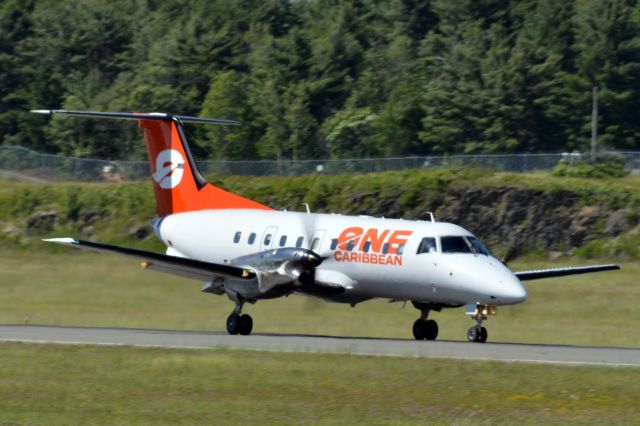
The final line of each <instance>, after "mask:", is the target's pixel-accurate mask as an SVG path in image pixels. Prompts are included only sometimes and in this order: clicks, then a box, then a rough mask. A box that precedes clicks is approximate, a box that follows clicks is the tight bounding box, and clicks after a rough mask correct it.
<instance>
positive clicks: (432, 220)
mask: <svg viewBox="0 0 640 426" xmlns="http://www.w3.org/2000/svg"><path fill="white" fill-rule="evenodd" d="M427 214H428V215H429V218H430V219H431V222H432V223H436V218H435V216H433V212H427Z"/></svg>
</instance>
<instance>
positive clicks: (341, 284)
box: [33, 110, 619, 342]
mask: <svg viewBox="0 0 640 426" xmlns="http://www.w3.org/2000/svg"><path fill="white" fill-rule="evenodd" d="M33 112H37V113H43V114H64V115H72V116H81V117H93V118H112V119H125V120H134V121H137V123H138V125H139V126H140V127H141V128H142V129H143V130H144V138H145V142H146V145H147V153H148V157H149V163H150V166H151V176H152V178H153V187H154V190H155V197H156V203H157V213H158V218H156V219H154V220H153V221H152V226H153V229H154V231H155V234H156V235H157V236H158V238H159V239H160V240H161V241H162V242H163V243H164V244H165V246H166V247H167V250H166V254H160V253H154V252H149V251H143V250H136V249H132V248H126V247H118V246H114V245H109V244H101V243H96V242H90V241H82V240H77V239H73V238H53V239H47V240H45V241H49V242H53V243H58V244H63V245H67V246H70V247H76V248H80V249H86V250H91V251H95V252H101V253H117V254H120V255H124V256H130V257H133V258H137V259H139V260H140V261H142V263H141V265H142V267H143V268H145V269H152V270H156V271H160V272H166V273H170V274H175V275H179V276H182V277H187V278H193V279H197V280H201V281H204V282H205V283H204V286H203V287H202V291H203V292H206V293H213V294H218V295H223V294H226V295H227V296H228V297H229V299H231V300H232V301H233V302H235V309H234V310H233V312H232V313H231V315H229V317H228V319H227V324H226V325H227V331H228V332H229V333H230V334H242V335H248V334H250V333H251V330H252V328H253V320H252V318H251V317H250V316H249V315H247V314H242V308H243V306H244V304H245V303H246V302H249V303H255V302H256V301H258V300H263V299H272V298H277V297H282V296H287V295H289V294H292V293H297V294H303V295H308V296H314V297H319V298H322V299H324V300H327V301H330V302H338V303H348V304H351V305H352V306H355V305H356V304H357V303H360V302H364V301H366V300H370V299H374V298H382V299H388V300H389V301H398V302H402V301H404V302H407V301H411V302H412V303H413V306H415V307H416V308H417V309H418V310H419V311H420V318H418V319H417V320H416V321H415V323H414V324H413V335H414V337H415V338H416V339H417V340H434V339H436V337H437V335H438V324H437V323H436V322H435V321H434V320H432V319H429V318H428V316H429V313H430V312H431V311H440V310H442V309H445V308H459V307H462V306H467V311H466V313H467V314H468V315H470V316H471V317H472V319H474V320H475V322H476V325H474V326H472V327H471V328H469V330H468V333H467V338H468V340H469V341H472V342H485V341H486V340H487V330H486V328H485V327H483V326H482V323H483V321H484V320H486V319H487V316H488V315H495V314H496V311H497V307H498V306H502V305H512V304H516V303H522V302H524V301H525V300H527V291H526V290H525V288H524V287H523V286H522V284H521V281H525V280H534V279H539V278H548V277H558V276H563V275H573V274H583V273H589V272H598V271H606V270H612V269H619V267H618V266H617V265H599V266H588V267H577V268H557V269H547V270H534V271H525V272H515V273H513V272H511V271H510V270H509V268H507V266H505V265H504V264H503V263H502V262H501V261H500V260H498V259H497V258H495V257H494V256H492V255H491V254H490V253H489V251H488V250H487V249H486V248H485V247H484V246H483V245H482V243H481V242H480V241H479V240H478V238H476V237H475V236H474V235H473V234H472V233H471V232H469V231H467V230H466V229H464V228H462V227H460V226H457V225H454V224H451V223H443V222H436V221H435V220H434V219H433V215H432V216H431V220H429V221H413V220H402V219H386V218H374V217H369V216H344V215H340V214H319V213H311V212H309V211H308V208H307V212H302V213H301V212H288V211H277V210H274V209H272V208H270V207H268V206H265V205H263V204H260V203H258V202H255V201H252V200H249V199H247V198H243V197H241V196H239V195H237V194H233V193H230V192H227V191H225V190H223V189H220V188H218V187H215V186H213V185H211V184H209V183H207V182H206V181H205V179H204V178H203V177H202V175H201V174H200V173H199V171H198V169H197V167H196V163H195V162H194V160H193V158H192V156H191V153H190V151H189V146H188V145H187V141H186V139H185V135H184V132H183V129H182V123H213V124H238V123H237V122H234V121H231V120H220V119H207V118H198V117H186V116H178V115H172V114H164V113H117V112H89V111H69V110H36V111H33Z"/></svg>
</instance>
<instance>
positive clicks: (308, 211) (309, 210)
mask: <svg viewBox="0 0 640 426" xmlns="http://www.w3.org/2000/svg"><path fill="white" fill-rule="evenodd" d="M302 205H303V206H305V207H306V209H307V213H308V214H311V209H310V208H309V203H302Z"/></svg>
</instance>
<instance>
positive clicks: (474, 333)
mask: <svg viewBox="0 0 640 426" xmlns="http://www.w3.org/2000/svg"><path fill="white" fill-rule="evenodd" d="M496 310H497V309H496V307H495V306H485V305H470V306H468V307H467V315H469V316H470V317H471V319H473V320H475V321H476V325H474V326H473V327H470V328H469V330H468V331H467V340H468V341H470V342H477V343H484V342H486V341H487V337H488V333H487V329H486V328H484V327H483V326H482V322H483V321H484V320H486V319H487V315H495V314H496Z"/></svg>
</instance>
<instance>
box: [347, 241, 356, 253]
mask: <svg viewBox="0 0 640 426" xmlns="http://www.w3.org/2000/svg"><path fill="white" fill-rule="evenodd" d="M355 246H356V242H355V241H353V240H349V241H348V242H347V251H351V250H353V248H354V247H355Z"/></svg>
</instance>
